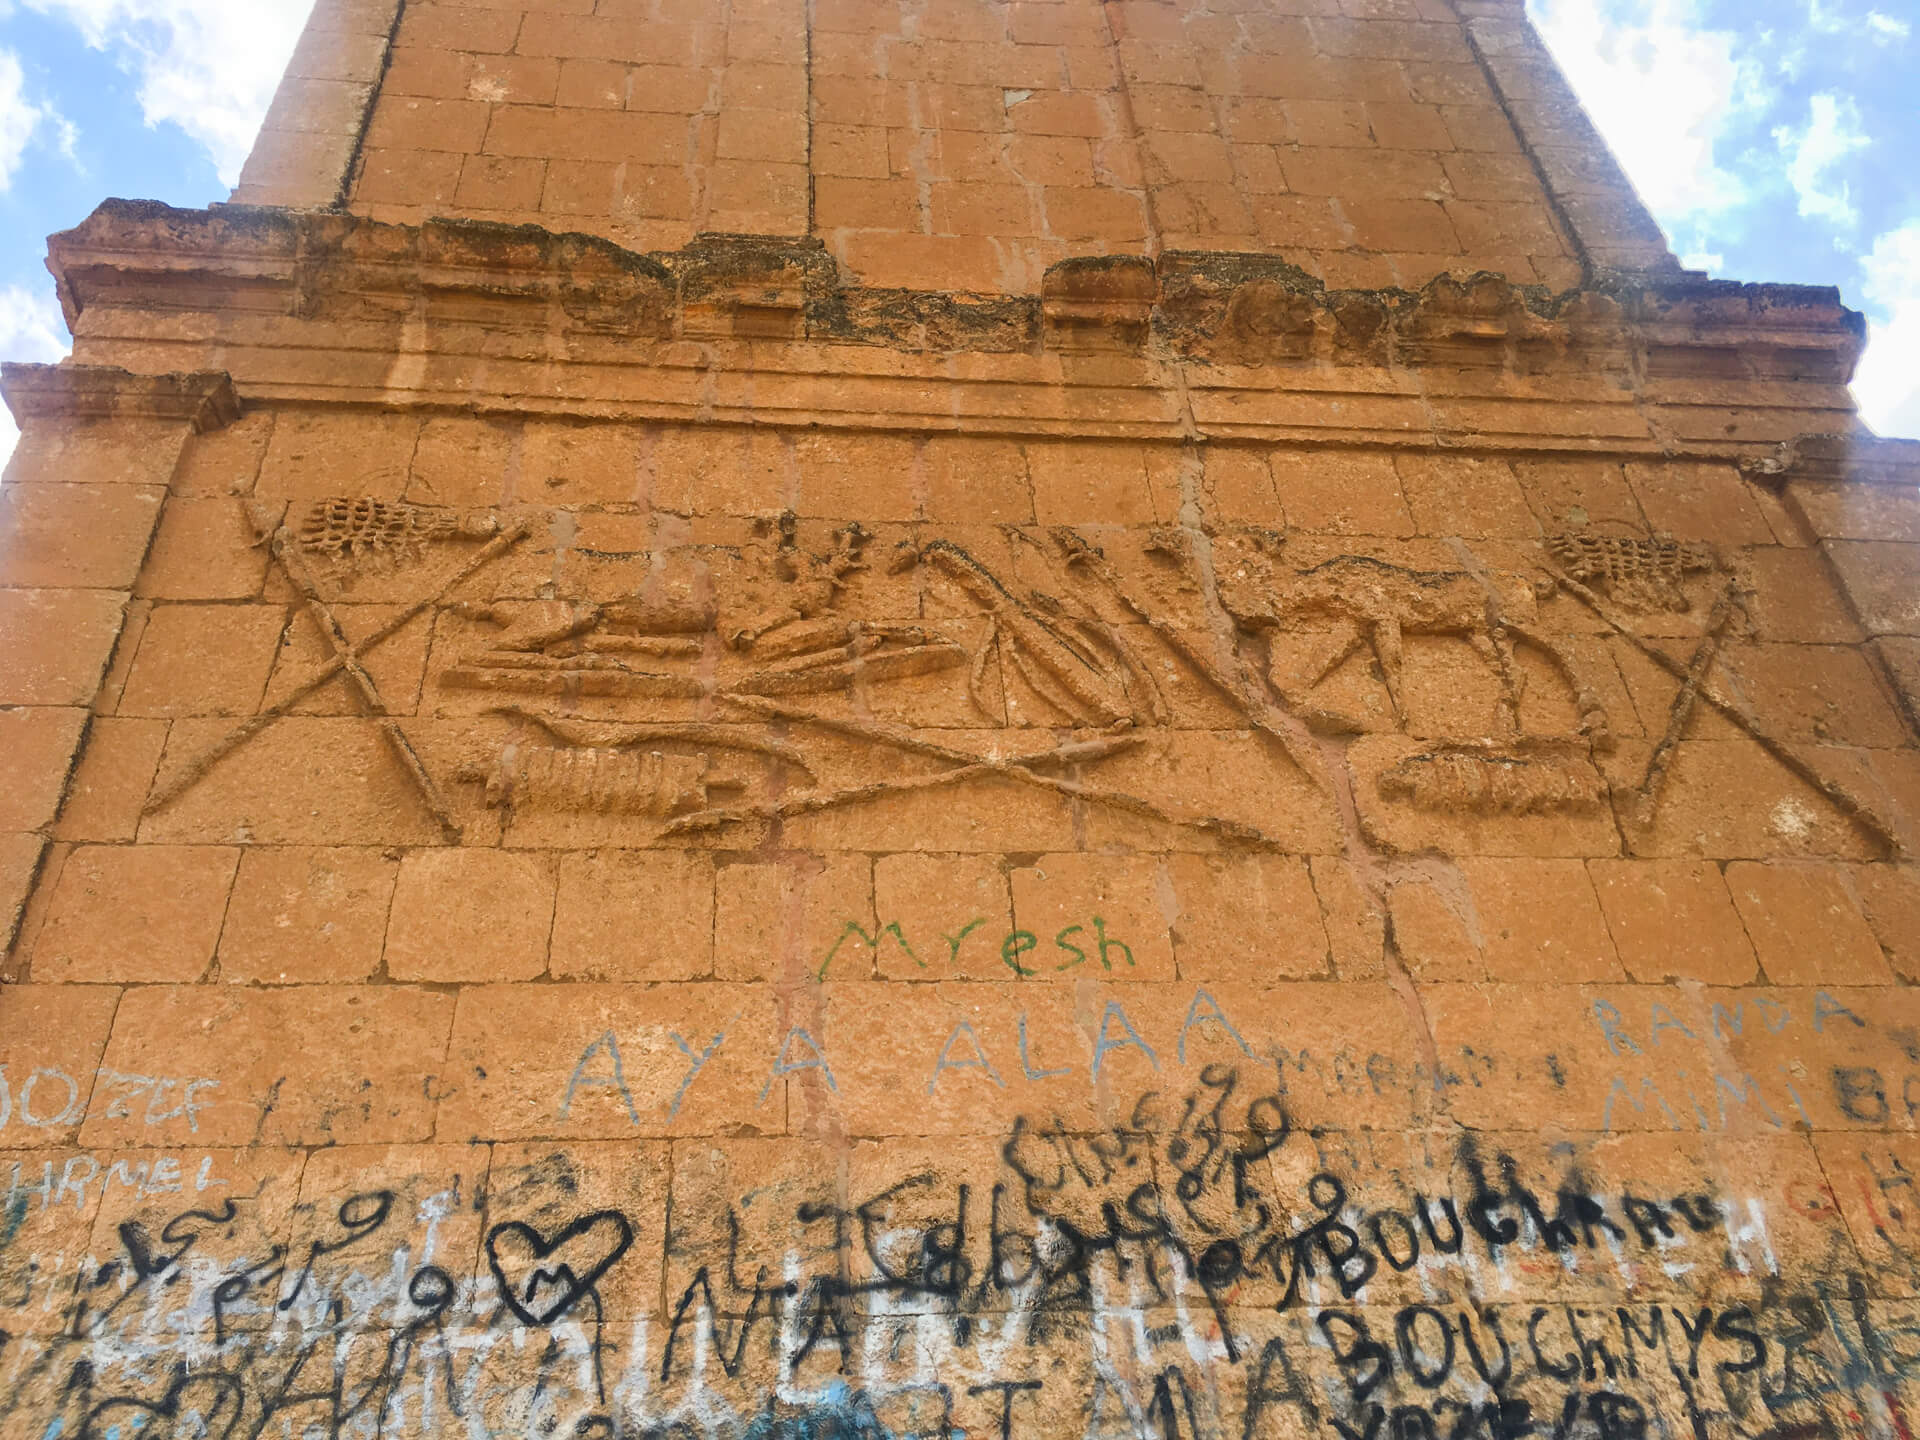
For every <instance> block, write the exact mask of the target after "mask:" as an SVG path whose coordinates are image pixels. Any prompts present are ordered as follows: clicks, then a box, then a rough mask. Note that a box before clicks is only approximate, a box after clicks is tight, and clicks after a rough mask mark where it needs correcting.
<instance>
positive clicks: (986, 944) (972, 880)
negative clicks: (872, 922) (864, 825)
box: [873, 855, 1020, 981]
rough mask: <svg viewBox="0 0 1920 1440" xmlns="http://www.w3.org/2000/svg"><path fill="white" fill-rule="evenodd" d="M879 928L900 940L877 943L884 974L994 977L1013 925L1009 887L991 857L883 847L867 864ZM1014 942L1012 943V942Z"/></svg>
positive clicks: (1000, 972)
mask: <svg viewBox="0 0 1920 1440" xmlns="http://www.w3.org/2000/svg"><path fill="white" fill-rule="evenodd" d="M873 908H874V915H875V918H876V920H877V921H878V928H879V933H881V934H884V935H893V934H894V931H893V930H892V928H891V927H893V926H896V925H897V926H899V932H898V936H897V937H896V938H898V939H900V941H901V943H899V944H894V945H888V944H882V945H880V946H878V947H877V954H876V956H875V960H874V972H875V973H876V974H877V975H878V976H879V977H880V978H882V979H885V980H895V981H899V980H1001V979H1005V978H1008V977H1009V975H1010V973H1011V971H1010V967H1009V966H1008V964H1007V962H1006V960H1005V958H1004V954H1005V951H1006V948H1007V945H1008V937H1009V936H1011V935H1013V934H1014V933H1015V925H1014V917H1013V898H1012V891H1011V890H1010V889H1009V886H1008V880H1007V876H1006V873H1005V871H1004V870H1003V868H1002V864H1001V861H1000V860H999V859H998V857H995V856H989V855H883V856H881V857H880V858H879V859H877V860H875V861H874V866H873ZM1014 948H1015V949H1019V948H1020V947H1019V945H1018V944H1016V945H1015V947H1014Z"/></svg>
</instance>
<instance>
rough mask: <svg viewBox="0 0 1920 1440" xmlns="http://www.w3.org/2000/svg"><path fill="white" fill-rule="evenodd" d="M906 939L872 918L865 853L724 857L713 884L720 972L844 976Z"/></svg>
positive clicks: (744, 976)
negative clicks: (754, 860)
mask: <svg viewBox="0 0 1920 1440" xmlns="http://www.w3.org/2000/svg"><path fill="white" fill-rule="evenodd" d="M901 943H902V941H901V937H900V936H898V935H895V934H893V933H892V932H890V931H882V930H881V929H880V928H879V927H878V926H877V925H876V924H875V922H874V918H873V862H872V861H871V860H870V859H868V858H867V857H866V856H865V855H850V854H831V855H826V856H814V855H806V854H794V855H790V856H787V857H784V858H782V859H780V860H777V861H774V862H772V863H766V864H732V865H722V866H721V867H720V869H719V872H718V875H717V883H716V886H715V892H714V954H713V961H714V973H715V974H716V975H717V976H719V977H720V978H722V979H728V980H736V981H746V980H780V981H785V982H789V983H791V982H795V981H800V980H807V979H824V978H827V977H828V976H832V977H834V978H842V977H845V976H849V975H855V976H860V975H867V974H870V973H871V972H872V967H873V965H874V964H875V963H876V959H877V956H878V954H879V952H881V951H883V950H886V949H888V948H889V947H893V946H898V945H900V944H901Z"/></svg>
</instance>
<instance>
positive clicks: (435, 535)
mask: <svg viewBox="0 0 1920 1440" xmlns="http://www.w3.org/2000/svg"><path fill="white" fill-rule="evenodd" d="M499 533H500V518H499V516H497V515H493V514H490V513H487V512H484V511H481V512H475V513H473V514H466V513H463V512H461V511H458V510H447V509H442V508H439V507H435V506H428V505H406V504H401V503H400V502H398V501H393V500H375V499H372V498H370V497H368V496H365V495H359V496H345V495H340V496H334V497H333V498H331V499H327V500H316V501H315V502H314V503H313V506H312V507H311V508H310V509H309V510H308V511H307V513H306V514H305V515H304V516H302V517H301V519H300V523H299V525H298V526H297V527H296V528H295V530H294V539H295V541H296V542H297V543H298V544H299V546H300V549H301V551H302V552H303V553H304V554H306V555H307V556H308V557H309V558H310V559H311V560H313V561H314V562H315V563H316V564H317V565H318V566H320V568H322V569H325V570H327V571H329V572H331V573H333V574H339V573H341V572H344V571H351V570H378V569H393V568H396V567H398V566H400V565H406V564H413V563H415V562H417V561H418V560H419V559H420V556H421V553H422V551H423V550H424V549H425V547H426V544H427V542H428V541H431V540H488V539H491V538H492V537H493V536H495V535H498V534H499Z"/></svg>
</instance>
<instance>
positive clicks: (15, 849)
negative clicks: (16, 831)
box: [0, 835, 47, 950]
mask: <svg viewBox="0 0 1920 1440" xmlns="http://www.w3.org/2000/svg"><path fill="white" fill-rule="evenodd" d="M46 848H47V842H46V839H45V837H44V836H40V835H0V940H4V941H5V942H6V945H5V947H4V948H5V949H6V950H11V949H12V948H13V941H14V937H15V935H16V934H17V933H18V930H19V927H20V918H21V916H22V915H23V914H24V913H25V911H26V908H27V900H28V897H29V896H31V895H32V894H33V882H34V877H35V876H36V875H38V874H39V872H40V857H41V856H42V855H43V854H45V853H46Z"/></svg>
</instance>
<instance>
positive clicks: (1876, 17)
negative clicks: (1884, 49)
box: [1807, 0, 1913, 45]
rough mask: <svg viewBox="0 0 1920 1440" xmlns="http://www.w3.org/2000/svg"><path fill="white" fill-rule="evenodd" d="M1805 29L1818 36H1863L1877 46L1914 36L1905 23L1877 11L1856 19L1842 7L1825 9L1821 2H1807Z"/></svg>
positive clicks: (1813, 0) (1812, 0) (1818, 0)
mask: <svg viewBox="0 0 1920 1440" xmlns="http://www.w3.org/2000/svg"><path fill="white" fill-rule="evenodd" d="M1807 28H1808V29H1809V30H1812V31H1814V32H1816V33H1817V34H1821V35H1864V36H1866V37H1867V38H1868V39H1870V40H1872V41H1874V43H1876V44H1879V45H1884V44H1886V43H1887V42H1888V41H1889V40H1904V39H1906V38H1907V36H1909V35H1911V34H1912V33H1913V27H1912V26H1911V25H1910V24H1908V23H1907V22H1906V21H1905V20H1897V19H1895V18H1894V17H1893V16H1891V15H1885V14H1882V13H1881V12H1880V11H1878V10H1869V11H1868V12H1867V13H1866V14H1865V15H1863V16H1861V17H1860V18H1859V19H1857V20H1856V19H1853V18H1852V17H1851V16H1849V15H1848V14H1847V13H1846V11H1845V9H1844V8H1843V7H1842V6H1840V5H1836V6H1834V7H1833V8H1832V9H1828V8H1827V6H1826V5H1824V4H1822V3H1821V0H1807Z"/></svg>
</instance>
